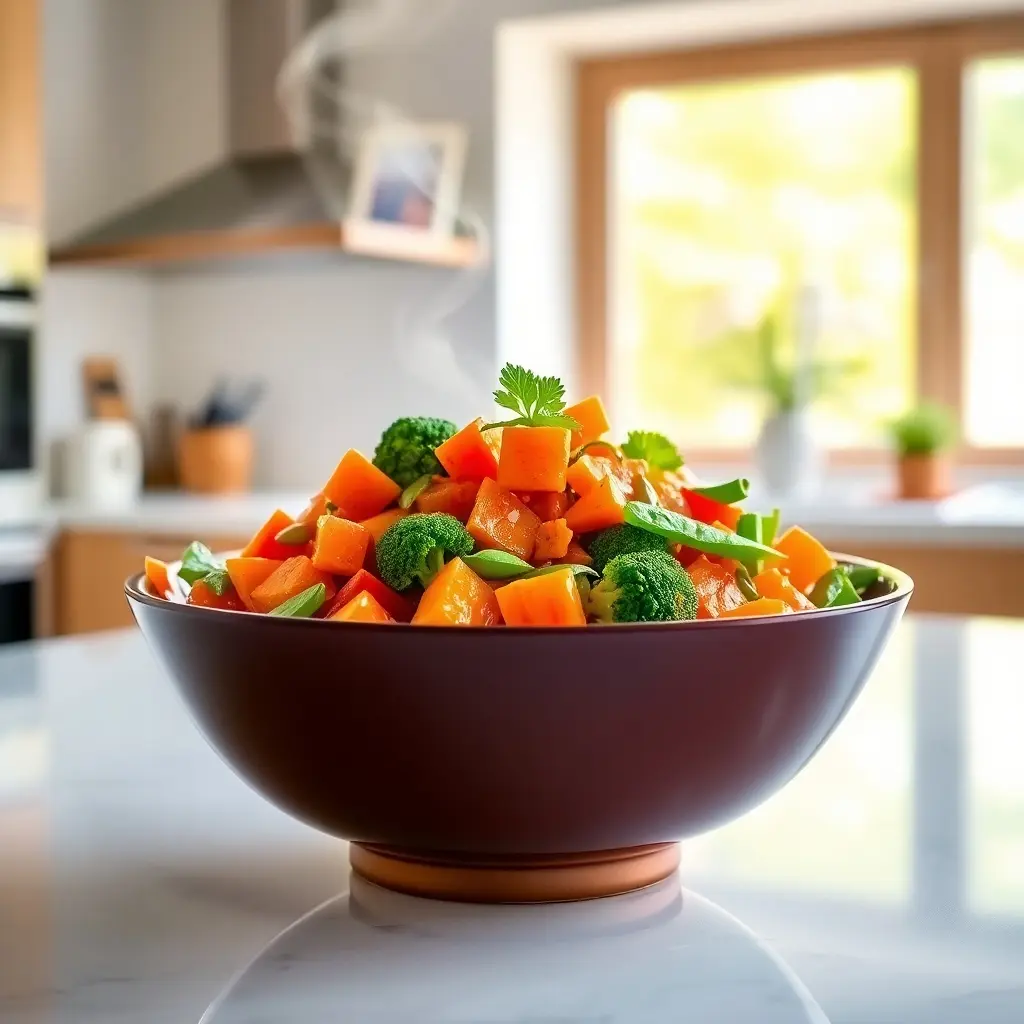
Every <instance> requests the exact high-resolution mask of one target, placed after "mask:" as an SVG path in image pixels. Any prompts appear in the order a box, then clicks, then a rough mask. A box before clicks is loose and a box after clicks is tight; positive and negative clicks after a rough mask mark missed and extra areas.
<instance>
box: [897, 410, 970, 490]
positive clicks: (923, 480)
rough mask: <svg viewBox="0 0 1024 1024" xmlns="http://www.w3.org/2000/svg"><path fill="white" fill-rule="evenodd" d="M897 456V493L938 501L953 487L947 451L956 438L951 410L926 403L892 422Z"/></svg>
mask: <svg viewBox="0 0 1024 1024" xmlns="http://www.w3.org/2000/svg"><path fill="white" fill-rule="evenodd" d="M889 434H890V437H891V439H892V443H893V447H894V448H895V449H896V456H897V464H896V465H897V477H898V484H899V486H898V490H897V497H898V498H900V499H902V500H904V501H935V500H937V499H939V498H944V497H945V496H946V495H948V494H949V493H950V490H951V484H950V480H951V475H952V474H951V467H950V461H949V458H948V456H947V454H946V452H947V451H948V449H949V448H950V447H951V446H952V445H953V443H954V442H955V440H956V426H955V424H954V422H953V417H952V416H951V415H950V413H949V410H948V409H946V408H945V407H944V406H941V405H936V404H934V403H929V402H926V403H922V404H921V405H918V406H916V407H915V408H913V409H910V410H909V411H908V412H905V413H904V414H903V415H902V416H900V417H899V419H896V420H893V422H892V423H890V424H889Z"/></svg>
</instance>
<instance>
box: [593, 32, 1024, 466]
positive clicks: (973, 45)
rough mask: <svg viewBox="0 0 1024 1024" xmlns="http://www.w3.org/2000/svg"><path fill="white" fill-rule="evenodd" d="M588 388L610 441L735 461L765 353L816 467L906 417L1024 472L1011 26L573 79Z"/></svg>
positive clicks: (764, 402) (1022, 74)
mask: <svg viewBox="0 0 1024 1024" xmlns="http://www.w3.org/2000/svg"><path fill="white" fill-rule="evenodd" d="M577 95H578V156H579V159H578V162H577V168H578V170H577V176H578V181H577V184H578V190H577V194H578V204H579V205H578V210H577V214H578V216H577V223H578V230H577V236H578V238H577V240H578V259H577V262H578V285H579V296H578V299H579V324H580V338H579V344H580V353H579V355H580V369H581V374H582V376H583V378H584V379H585V384H586V386H587V388H588V390H593V391H599V392H601V393H603V394H605V395H607V396H608V397H609V399H610V402H611V405H612V416H613V419H614V420H615V423H616V427H617V428H618V429H620V430H621V429H624V428H626V427H630V426H643V427H645V428H648V429H658V430H662V431H663V432H665V433H667V434H669V435H671V436H673V437H674V438H676V439H677V440H678V441H679V442H680V443H682V444H683V445H684V447H685V448H686V449H687V450H688V451H689V452H690V453H697V454H700V455H703V456H705V457H708V456H712V457H716V458H729V457H737V456H740V455H742V454H744V453H745V452H746V451H747V450H749V448H750V446H751V444H752V443H753V441H754V440H755V438H756V436H757V432H758V430H759V427H760V424H761V422H762V419H763V416H764V415H765V413H766V411H767V409H768V403H769V399H768V398H767V397H766V393H765V391H764V389H763V387H762V380H763V374H762V370H761V367H762V366H763V365H764V360H765V353H766V351H768V350H769V349H770V350H771V351H773V352H775V353H776V358H777V359H779V360H780V361H781V363H782V364H783V365H785V364H786V363H787V361H792V360H793V359H794V358H796V354H797V352H801V353H803V354H805V355H806V354H807V353H810V356H811V358H812V359H813V361H815V362H817V363H819V364H821V365H822V367H823V370H822V375H823V377H824V378H826V379H827V382H828V383H827V386H826V387H825V389H824V390H823V392H822V397H821V399H820V400H819V401H818V402H816V404H815V406H814V416H815V422H816V430H817V432H818V435H819V437H820V439H821V441H822V443H823V444H825V445H827V446H828V447H829V448H830V449H832V450H833V451H834V452H836V453H838V454H839V455H840V457H841V458H847V459H848V458H853V459H855V460H857V459H862V458H871V457H873V456H874V455H876V454H877V452H878V450H879V447H880V445H881V444H883V443H884V432H883V430H882V427H883V425H884V423H885V422H886V421H887V420H889V419H891V418H893V417H895V416H896V415H898V414H899V413H900V412H902V411H904V410H905V409H906V408H908V407H909V406H910V405H912V404H913V403H915V402H917V401H920V400H926V399H927V400H934V401H939V402H942V403H943V404H945V405H947V406H949V407H951V408H952V409H953V410H954V411H955V412H956V414H957V415H958V417H959V420H960V427H961V435H962V439H963V443H962V455H963V456H964V458H965V459H968V460H971V461H988V462H1014V461H1021V457H1022V454H1024V452H1022V449H1024V403H1022V402H1020V401H1019V399H1018V397H1017V394H1016V391H1017V388H1018V386H1019V385H1018V382H1019V380H1020V379H1021V377H1022V375H1024V374H1022V371H1024V19H1021V18H1014V19H1007V20H1001V21H998V22H971V23H961V24H955V25H942V26H934V27H919V28H912V29H900V30H891V31H883V32H870V33H862V34H857V35H846V36H828V37H818V38H800V39H788V40H780V41H774V42H770V43H759V44H753V45H744V46H729V47H715V48H705V49H699V50H690V51H685V52H678V53H667V54H666V53H662V54H654V55H642V56H638V57H630V58H616V59H602V60H597V61H589V62H585V63H583V64H582V65H580V68H579V77H578V93H577Z"/></svg>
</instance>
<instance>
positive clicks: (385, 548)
mask: <svg viewBox="0 0 1024 1024" xmlns="http://www.w3.org/2000/svg"><path fill="white" fill-rule="evenodd" d="M472 550H473V538H472V537H471V536H470V535H469V531H468V530H467V529H466V528H465V527H464V526H463V525H462V523H460V522H459V521H458V519H456V518H455V516H449V515H445V513H443V512H429V513H426V514H417V515H412V516H406V517H405V518H404V519H399V520H398V522H397V523H395V524H394V525H393V526H391V527H389V529H388V530H386V531H385V533H384V534H383V536H382V537H381V538H380V540H379V541H377V571H378V572H379V573H380V578H381V579H382V580H383V581H384V582H385V583H386V584H387V585H388V586H389V587H393V588H394V589H395V590H408V589H409V587H411V586H412V585H413V583H414V582H416V581H419V582H420V583H422V584H423V586H425V587H426V586H428V585H429V584H430V581H431V580H432V579H433V578H434V577H435V576H436V575H437V574H438V573H439V572H440V571H441V567H442V566H443V565H444V560H445V557H446V556H448V557H455V556H456V555H468V554H469V553H470V552H471V551H472Z"/></svg>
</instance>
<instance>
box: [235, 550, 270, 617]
mask: <svg viewBox="0 0 1024 1024" xmlns="http://www.w3.org/2000/svg"><path fill="white" fill-rule="evenodd" d="M283 564H284V559H280V558H250V557H246V556H242V557H240V558H229V559H228V560H227V562H225V563H224V566H225V568H226V569H227V571H228V576H229V578H230V579H231V585H232V586H233V587H234V588H235V592H236V593H237V594H238V596H239V597H240V598H241V599H242V604H244V605H245V607H246V608H248V609H249V611H251V612H254V611H256V609H255V608H254V607H253V603H252V592H253V591H254V590H255V589H256V588H257V587H258V586H259V585H260V584H261V583H263V582H264V581H265V580H266V579H267V578H268V577H269V576H270V575H271V573H273V572H275V571H276V570H277V569H280V568H281V566H282V565H283Z"/></svg>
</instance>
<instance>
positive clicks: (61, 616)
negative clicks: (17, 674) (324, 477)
mask: <svg viewBox="0 0 1024 1024" xmlns="http://www.w3.org/2000/svg"><path fill="white" fill-rule="evenodd" d="M193 539H194V538H192V537H186V536H184V535H182V536H175V535H170V534H149V533H138V532H127V531H126V532H99V531H93V530H67V531H65V532H64V533H62V534H61V535H60V537H59V538H58V540H57V543H56V546H55V548H54V551H53V554H52V567H51V572H52V574H53V581H52V587H51V592H52V595H53V603H54V608H53V617H54V628H55V632H56V633H57V634H59V635H67V634H71V633H92V632H96V631H97V630H102V629H118V628H120V627H123V626H130V625H132V623H133V622H134V620H133V618H132V613H131V611H130V610H129V608H128V602H127V600H126V599H125V596H124V581H125V580H126V579H127V578H128V577H129V576H131V575H132V574H133V573H137V572H141V571H142V563H143V558H144V557H145V556H146V555H147V554H148V555H153V556H154V557H156V558H161V559H163V560H164V561H168V562H173V561H176V560H177V559H179V558H180V557H181V553H182V551H184V550H185V548H186V547H187V546H188V545H189V544H190V543H191V541H192V540H193ZM248 540H249V538H248V537H230V536H227V537H209V538H207V543H208V544H209V546H210V547H211V548H212V549H213V550H214V551H231V550H235V549H237V548H241V547H244V546H245V544H246V543H247V542H248Z"/></svg>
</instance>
